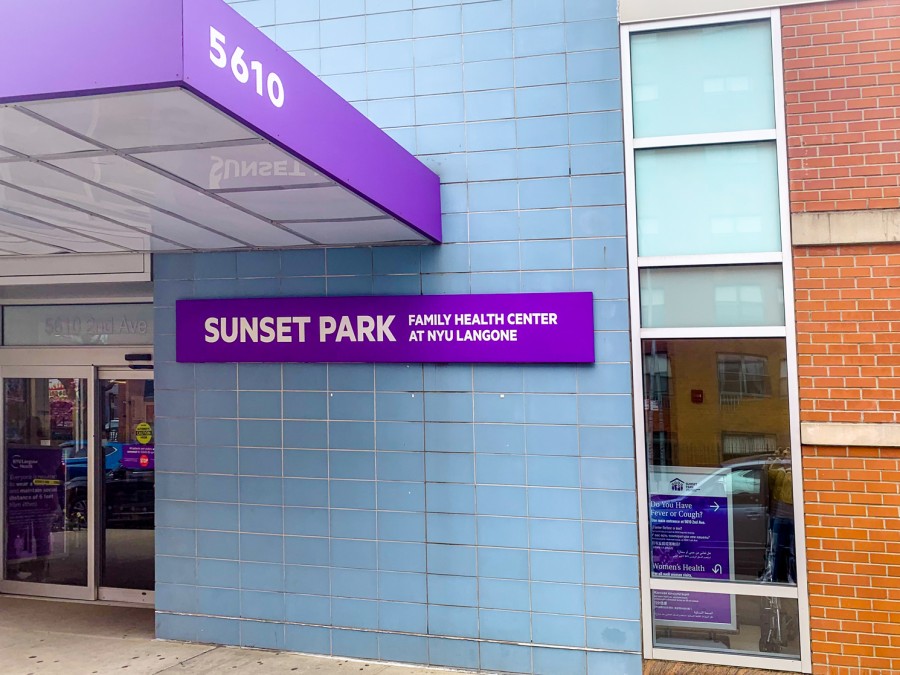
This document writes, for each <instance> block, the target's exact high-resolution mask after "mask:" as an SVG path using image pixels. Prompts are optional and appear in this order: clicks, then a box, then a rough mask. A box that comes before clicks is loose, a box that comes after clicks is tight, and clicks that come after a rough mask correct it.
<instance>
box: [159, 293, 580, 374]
mask: <svg viewBox="0 0 900 675" xmlns="http://www.w3.org/2000/svg"><path fill="white" fill-rule="evenodd" d="M176 345H177V352H176V358H177V360H178V361H179V362H181V363H212V362H215V363H227V362H257V363H261V362H269V363H289V362H361V363H593V362H594V319H593V297H592V295H591V294H590V293H523V294H514V295H434V296H418V295H416V296H391V297H349V298H269V299H240V300H179V301H178V302H177V306H176Z"/></svg>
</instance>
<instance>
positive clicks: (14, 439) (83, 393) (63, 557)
mask: <svg viewBox="0 0 900 675" xmlns="http://www.w3.org/2000/svg"><path fill="white" fill-rule="evenodd" d="M89 372H90V371H89V370H87V371H85V369H81V372H71V371H70V372H64V371H61V370H59V369H57V370H52V369H35V370H32V371H31V372H30V373H29V375H30V376H27V377H26V376H22V377H19V376H16V374H15V373H10V374H7V373H4V378H3V380H2V393H3V406H2V410H3V460H2V466H3V487H4V501H3V507H4V517H3V521H4V525H5V527H4V530H5V537H4V556H3V562H4V565H3V581H2V583H0V588H2V590H6V591H10V592H23V593H28V594H31V595H50V596H57V597H67V598H80V599H90V598H91V596H92V593H91V587H92V585H93V581H94V578H93V576H94V575H93V571H92V567H91V564H92V561H93V555H92V552H91V551H92V548H93V546H94V543H95V539H94V528H93V526H92V517H93V511H94V509H93V508H92V507H91V505H90V504H91V502H90V493H91V484H92V482H93V481H92V477H91V470H90V467H91V459H92V455H93V450H92V442H91V434H90V429H91V426H92V413H91V406H90V396H91V391H90V390H91V389H92V388H93V387H92V386H90V384H89V383H90V379H89V378H88V377H79V376H78V375H80V374H87V373H89ZM9 375H12V376H9Z"/></svg>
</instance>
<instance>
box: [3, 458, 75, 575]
mask: <svg viewBox="0 0 900 675" xmlns="http://www.w3.org/2000/svg"><path fill="white" fill-rule="evenodd" d="M8 453H9V454H8V456H9V461H8V463H7V467H6V469H7V478H6V481H7V502H6V523H7V535H6V559H7V560H34V559H37V558H44V557H47V556H49V555H50V554H51V553H53V550H52V548H53V545H52V538H51V534H52V532H53V526H54V524H55V523H56V522H57V520H58V519H59V518H61V517H62V513H61V493H62V489H63V487H62V483H63V476H64V469H63V464H62V453H61V451H60V450H59V449H58V448H50V447H34V448H29V447H25V448H11V449H10V450H9V451H8Z"/></svg>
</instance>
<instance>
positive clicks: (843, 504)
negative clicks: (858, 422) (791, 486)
mask: <svg viewBox="0 0 900 675" xmlns="http://www.w3.org/2000/svg"><path fill="white" fill-rule="evenodd" d="M803 465H804V493H805V502H806V539H807V556H808V559H809V602H810V623H811V628H812V653H813V672H814V673H821V674H822V675H888V674H890V673H900V448H883V449H881V448H838V447H816V446H806V447H804V448H803Z"/></svg>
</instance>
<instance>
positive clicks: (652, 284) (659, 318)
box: [640, 265, 784, 377]
mask: <svg viewBox="0 0 900 675" xmlns="http://www.w3.org/2000/svg"><path fill="white" fill-rule="evenodd" d="M640 278H641V326H643V327H644V328H687V327H695V328H705V327H712V326H783V325H784V277H783V276H782V270H781V265H740V266H738V265H735V266H725V265H723V266H712V267H652V268H644V269H642V270H641V271H640ZM726 370H727V367H726ZM727 376H728V373H727V372H726V373H723V377H727Z"/></svg>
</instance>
